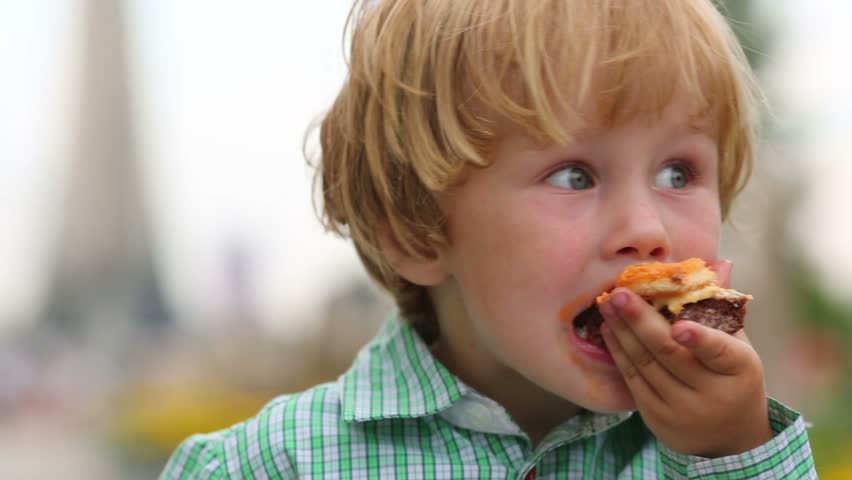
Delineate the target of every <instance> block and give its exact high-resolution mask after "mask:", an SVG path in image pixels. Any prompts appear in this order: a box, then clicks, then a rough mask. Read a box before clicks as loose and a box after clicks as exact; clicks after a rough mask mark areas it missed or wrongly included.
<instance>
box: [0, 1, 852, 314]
mask: <svg viewBox="0 0 852 480" xmlns="http://www.w3.org/2000/svg"><path fill="white" fill-rule="evenodd" d="M78 3H79V2H78V1H77V0H67V1H64V2H55V1H46V0H0V60H2V61H3V62H4V66H3V72H4V73H3V75H2V76H0V105H2V108H0V239H2V240H0V265H2V266H3V267H2V268H0V288H2V292H3V294H2V295H0V327H2V325H3V323H4V322H6V323H9V322H14V321H16V320H19V319H24V318H27V317H28V316H31V314H32V312H33V311H34V308H35V305H36V304H37V303H38V302H39V301H40V300H41V296H42V295H43V293H44V291H43V290H44V288H43V287H44V281H45V275H46V273H47V265H46V261H47V260H48V258H49V256H48V255H47V253H48V248H49V246H50V241H51V240H52V237H51V232H52V231H53V230H52V229H53V228H55V224H56V222H57V221H58V218H56V212H57V210H56V207H57V205H56V202H57V201H58V199H57V198H56V197H57V195H56V193H57V192H58V191H60V190H59V189H60V188H61V185H62V183H61V182H62V173H63V169H64V168H66V167H67V144H68V142H69V141H70V139H69V135H70V133H69V131H70V130H69V128H68V127H69V125H72V124H73V115H74V112H73V108H71V107H72V106H73V95H74V94H75V93H76V85H75V84H74V81H75V78H76V75H77V73H78V72H76V70H75V64H74V61H75V60H76V58H77V57H76V55H77V54H78V53H79V52H77V51H76V50H75V49H74V48H75V42H76V38H77V34H78V32H77V28H78V20H79V18H78V16H79V9H78V8H77V7H78ZM763 3H764V4H766V5H768V6H769V7H770V8H772V9H773V10H772V13H771V14H772V15H773V16H777V17H778V18H777V20H778V21H779V22H780V23H779V24H778V26H777V31H776V34H777V38H776V40H777V41H778V42H779V43H778V45H777V47H776V50H775V51H774V52H773V55H772V58H771V59H770V61H769V68H768V75H769V78H768V84H769V86H770V88H772V89H773V91H774V93H775V94H776V95H778V96H779V97H780V98H781V100H783V110H782V111H781V112H780V113H781V114H782V115H781V117H780V118H779V122H780V123H781V127H782V129H783V128H788V129H790V130H795V131H800V130H803V129H804V131H805V133H806V137H805V141H804V142H803V143H802V144H801V145H800V146H799V147H798V149H800V150H799V154H800V155H801V157H802V159H803V162H804V159H806V160H807V162H806V164H807V168H805V169H804V170H803V175H804V176H805V178H807V179H808V180H809V181H810V182H811V183H812V184H813V185H815V186H816V187H817V188H814V189H813V195H811V196H810V197H808V198H807V200H806V202H805V204H804V205H803V207H802V209H801V210H800V212H799V214H798V217H797V218H798V220H797V221H798V222H799V223H798V224H797V225H800V227H799V228H797V230H798V231H806V232H809V233H813V235H809V236H808V237H807V240H806V241H807V242H808V249H807V250H808V251H809V252H811V253H812V254H813V257H814V259H815V260H816V261H818V262H819V263H820V264H821V265H822V266H823V268H824V269H825V271H826V272H828V274H830V275H832V276H835V277H837V278H841V279H843V280H844V283H845V284H846V285H850V284H852V274H850V272H852V252H850V251H849V250H848V248H847V245H850V244H852V221H850V220H848V218H850V215H849V214H848V212H847V210H848V209H849V208H850V206H852V158H850V154H849V152H850V151H852V140H850V138H852V135H850V133H852V132H850V128H849V126H848V125H849V124H850V122H849V116H850V114H852V91H850V89H849V85H851V84H852V66H850V60H849V59H850V58H852V35H850V28H849V21H850V19H852V2H846V1H843V0H836V1H831V0H822V1H819V0H817V1H812V2H802V1H800V0H783V1H772V2H770V1H768V0H766V1H764V2H763ZM130 4H131V8H130V12H129V13H130V32H129V33H130V39H131V42H132V43H131V45H132V54H133V57H132V58H133V62H134V63H133V64H132V73H133V77H132V82H133V85H134V87H136V95H137V98H136V101H137V107H138V112H139V118H137V122H138V123H137V125H138V127H139V131H138V135H139V136H140V140H141V141H140V150H141V151H140V153H141V154H142V156H143V157H144V158H145V159H146V163H145V164H144V168H145V169H146V179H147V185H148V188H149V191H148V195H149V199H150V201H151V208H152V211H153V212H154V213H155V215H156V219H155V225H154V227H155V232H156V242H157V245H158V248H159V249H160V253H161V255H162V256H161V258H162V267H163V269H164V279H165V281H166V286H167V288H168V292H169V296H170V298H171V299H172V300H174V301H175V302H176V305H177V306H178V308H179V313H180V314H181V316H182V318H185V319H192V318H204V317H205V316H206V314H207V313H209V312H210V311H211V310H215V309H216V308H219V307H220V305H217V303H216V302H215V301H212V300H214V299H217V298H223V292H224V290H225V286H224V285H223V278H224V277H223V271H224V266H223V264H222V255H223V253H224V252H225V251H226V249H227V248H229V245H231V244H233V243H239V244H241V245H243V246H244V247H245V248H247V249H249V250H250V251H251V252H253V255H254V263H253V265H254V271H253V273H252V275H253V276H254V283H255V287H256V292H257V298H256V302H257V305H258V309H259V311H260V313H261V315H262V318H263V319H264V321H265V322H266V323H268V324H270V325H280V326H281V327H282V328H284V329H289V328H297V327H298V325H296V324H295V319H298V318H301V317H303V316H304V315H306V314H309V313H310V312H311V311H313V309H314V308H315V306H316V302H317V299H318V298H319V296H318V293H320V292H327V291H328V290H329V289H330V288H334V286H335V285H336V284H338V283H340V282H341V281H342V280H343V279H345V278H347V276H349V275H354V274H359V273H358V272H360V270H359V267H358V264H357V261H356V259H355V256H354V253H353V252H352V250H351V247H349V246H348V245H347V244H346V243H344V242H342V241H339V240H336V239H334V238H331V237H330V236H328V235H326V234H324V233H322V231H321V229H320V227H319V225H318V223H317V221H316V219H315V218H314V215H313V212H312V210H311V206H310V185H309V181H308V179H309V173H308V170H307V169H306V167H305V163H304V160H303V158H302V154H301V141H302V138H303V134H304V132H305V129H306V128H307V126H308V124H309V122H310V121H311V120H312V119H313V118H315V117H316V116H317V115H319V114H320V113H321V112H322V111H323V109H324V108H326V107H327V106H328V105H329V103H330V102H331V100H332V98H333V96H334V94H335V92H336V89H337V88H338V87H339V85H340V84H341V81H342V79H343V76H344V73H345V66H344V62H343V56H342V46H341V42H342V39H341V30H342V27H343V23H344V20H345V16H346V13H347V9H348V2H347V1H338V0H325V1H312V2H282V1H280V0H254V1H251V2H225V1H210V0H182V1H179V2H176V1H172V0H144V1H136V2H131V3H130ZM802 238H803V239H804V238H805V237H804V236H803V237H802ZM850 288H852V287H850ZM287 319H294V320H293V322H290V323H288V322H287V321H286V320H287Z"/></svg>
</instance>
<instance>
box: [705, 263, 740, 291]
mask: <svg viewBox="0 0 852 480" xmlns="http://www.w3.org/2000/svg"><path fill="white" fill-rule="evenodd" d="M707 266H708V267H709V268H710V270H713V271H714V272H716V279H717V280H718V281H717V283H718V284H719V285H721V286H722V287H723V288H730V286H731V270H733V269H734V264H733V263H732V262H731V261H730V260H716V261H714V262H710V263H709V264H707Z"/></svg>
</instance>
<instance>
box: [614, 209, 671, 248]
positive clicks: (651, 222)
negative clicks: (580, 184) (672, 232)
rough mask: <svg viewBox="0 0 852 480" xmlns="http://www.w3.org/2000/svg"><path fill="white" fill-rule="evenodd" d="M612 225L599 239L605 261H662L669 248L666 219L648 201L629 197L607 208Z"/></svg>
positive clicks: (669, 241)
mask: <svg viewBox="0 0 852 480" xmlns="http://www.w3.org/2000/svg"><path fill="white" fill-rule="evenodd" d="M609 210H610V212H613V214H612V216H611V217H610V218H611V219H612V224H611V227H610V228H609V231H608V232H607V234H606V238H605V239H604V241H603V242H602V248H603V252H602V253H603V256H604V258H606V259H607V260H615V259H619V258H624V259H630V260H634V261H635V260H638V261H663V260H665V259H666V258H668V257H669V256H670V254H671V251H672V245H671V239H670V238H669V234H668V230H667V229H666V225H665V221H664V219H663V218H662V216H661V214H660V212H659V211H658V210H657V207H656V206H655V205H653V204H652V203H651V202H649V201H647V200H643V201H636V200H635V199H634V200H631V201H628V202H624V203H622V204H621V205H618V206H613V207H612V208H609Z"/></svg>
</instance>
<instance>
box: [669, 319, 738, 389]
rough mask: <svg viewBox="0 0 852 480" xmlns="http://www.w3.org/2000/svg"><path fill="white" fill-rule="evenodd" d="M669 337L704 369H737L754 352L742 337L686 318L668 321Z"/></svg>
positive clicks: (729, 371)
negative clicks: (670, 328)
mask: <svg viewBox="0 0 852 480" xmlns="http://www.w3.org/2000/svg"><path fill="white" fill-rule="evenodd" d="M672 338H674V340H675V341H676V342H678V343H679V344H681V345H683V346H684V347H686V348H687V350H689V351H690V352H692V354H693V355H695V358H697V359H698V361H699V362H701V363H702V364H704V366H706V367H707V368H708V369H710V370H713V371H714V372H716V373H720V374H723V375H736V374H738V373H740V372H741V371H742V370H743V369H744V368H746V367H747V365H748V364H749V359H750V356H752V355H754V350H753V349H752V347H751V345H749V344H748V343H747V342H746V341H743V340H740V339H739V338H736V337H735V336H733V335H728V334H727V333H725V332H722V331H720V330H716V329H714V328H710V327H706V326H704V325H701V324H698V323H696V322H691V321H688V320H680V321H678V322H675V324H674V325H672Z"/></svg>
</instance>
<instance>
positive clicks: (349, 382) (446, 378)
mask: <svg viewBox="0 0 852 480" xmlns="http://www.w3.org/2000/svg"><path fill="white" fill-rule="evenodd" d="M338 384H339V387H340V389H339V391H340V392H343V397H342V399H341V403H342V409H343V419H344V421H356V422H363V421H368V420H380V419H384V418H413V417H421V416H426V415H434V414H436V413H438V412H440V411H442V410H444V409H446V408H448V407H450V406H451V405H453V403H455V402H456V401H458V400H459V399H460V398H462V397H464V396H465V395H466V394H468V393H469V392H470V391H471V388H470V387H468V386H467V385H465V384H463V383H462V382H461V380H459V379H458V378H457V377H456V376H455V375H453V374H452V373H450V371H449V370H447V368H446V367H445V366H444V365H442V364H441V363H440V362H438V360H437V359H436V358H435V357H434V356H432V352H430V351H429V347H428V346H426V344H425V343H424V342H423V340H422V339H421V338H420V335H418V334H417V333H416V332H415V331H414V329H413V328H412V327H411V326H410V325H409V323H408V322H407V321H405V320H403V319H401V318H400V317H399V315H393V316H392V317H391V318H390V319H389V320H388V322H387V323H385V324H384V326H383V327H382V329H381V330H380V331H379V334H378V335H377V336H376V337H375V338H374V339H373V340H372V341H371V342H370V343H369V344H368V345H367V346H366V347H365V348H364V349H362V350H361V352H360V353H359V354H358V356H357V357H356V358H355V361H354V363H353V364H352V367H351V368H350V369H349V370H348V371H347V372H346V373H344V374H343V375H342V376H341V377H340V379H339V380H338Z"/></svg>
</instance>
